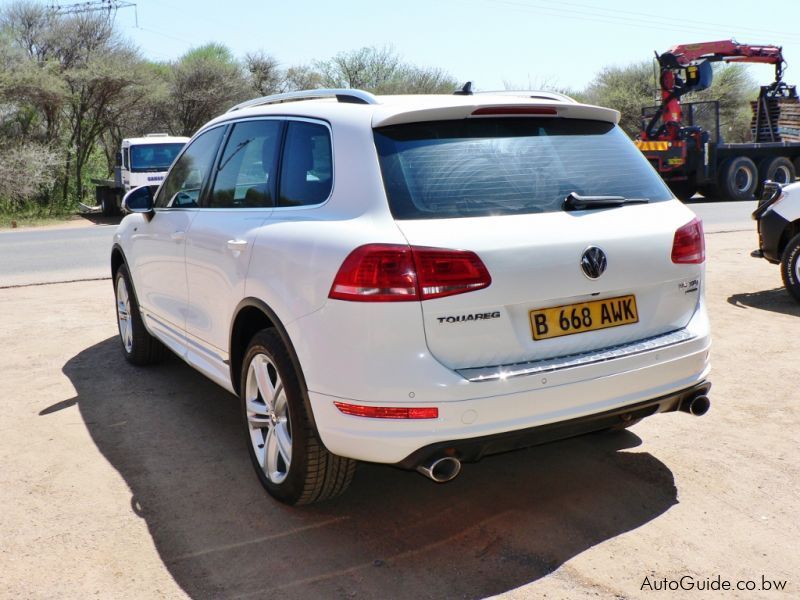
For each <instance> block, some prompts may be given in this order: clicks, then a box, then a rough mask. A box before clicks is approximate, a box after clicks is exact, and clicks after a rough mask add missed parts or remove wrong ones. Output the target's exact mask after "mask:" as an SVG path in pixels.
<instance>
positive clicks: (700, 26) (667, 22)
mask: <svg viewBox="0 0 800 600" xmlns="http://www.w3.org/2000/svg"><path fill="white" fill-rule="evenodd" d="M481 3H491V4H496V5H501V6H506V7H508V8H511V9H516V10H519V11H523V12H531V13H534V12H535V13H536V14H544V15H547V16H556V17H562V18H568V19H578V20H582V21H591V22H595V23H604V24H611V25H637V26H641V25H645V26H648V27H651V28H652V27H656V26H657V28H658V29H659V30H666V31H677V32H683V33H708V32H712V31H713V32H715V33H719V32H720V31H721V30H725V29H728V30H730V29H735V30H736V31H737V32H742V33H745V34H747V35H759V36H761V35H763V36H765V37H769V39H771V40H774V39H776V38H778V39H780V40H786V41H789V42H797V41H798V40H800V36H798V35H797V34H792V33H790V32H780V31H775V30H762V29H755V28H752V27H733V26H731V25H719V24H713V23H707V22H704V21H695V22H694V23H695V24H691V23H686V22H685V21H681V20H677V19H665V18H664V17H663V16H660V15H654V14H649V13H641V12H633V11H622V10H613V11H611V10H610V9H605V8H602V7H596V6H590V5H586V4H577V3H572V2H561V3H560V4H559V5H556V6H553V5H552V4H539V3H536V2H521V1H514V0H483V2H481ZM567 7H572V8H567ZM626 15H627V16H626Z"/></svg>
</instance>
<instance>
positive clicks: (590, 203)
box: [563, 192, 649, 210]
mask: <svg viewBox="0 0 800 600" xmlns="http://www.w3.org/2000/svg"><path fill="white" fill-rule="evenodd" d="M647 202H649V200H648V199H647V198H625V197H624V196H581V195H579V194H576V193H575V192H570V194H569V196H567V197H566V198H565V199H564V207H563V208H564V210H585V209H592V208H611V207H614V206H622V205H623V204H647Z"/></svg>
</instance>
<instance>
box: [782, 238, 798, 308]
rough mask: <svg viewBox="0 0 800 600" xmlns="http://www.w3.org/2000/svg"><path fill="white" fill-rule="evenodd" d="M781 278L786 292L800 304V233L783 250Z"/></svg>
mask: <svg viewBox="0 0 800 600" xmlns="http://www.w3.org/2000/svg"><path fill="white" fill-rule="evenodd" d="M781 277H782V278H783V285H785V286H786V291H788V292H789V293H790V294H791V295H792V297H793V298H794V299H795V300H796V301H797V302H798V303H800V233H798V234H797V235H796V236H794V237H793V238H792V239H790V240H789V243H788V244H786V248H784V249H783V254H782V255H781Z"/></svg>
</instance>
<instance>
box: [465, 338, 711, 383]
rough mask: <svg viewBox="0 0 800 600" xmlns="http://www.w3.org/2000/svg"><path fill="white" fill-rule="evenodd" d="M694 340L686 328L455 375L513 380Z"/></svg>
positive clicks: (474, 368) (471, 379) (474, 378)
mask: <svg viewBox="0 0 800 600" xmlns="http://www.w3.org/2000/svg"><path fill="white" fill-rule="evenodd" d="M694 338H695V336H694V335H692V334H691V333H689V332H688V331H687V330H686V329H679V330H677V331H672V332H670V333H666V334H662V335H657V336H654V337H650V338H645V339H643V340H639V341H636V342H631V343H628V344H621V345H619V346H611V347H609V348H602V349H600V350H592V351H590V352H581V353H580V354H570V355H567V356H559V357H556V358H546V359H542V360H532V361H528V362H522V363H513V364H510V365H497V366H493V367H472V368H468V369H456V373H458V374H459V375H461V376H462V377H464V378H465V379H467V380H468V381H473V382H478V381H497V380H502V379H510V378H512V377H524V376H526V375H537V374H539V373H547V372H550V371H558V370H561V369H570V368H572V367H583V366H586V365H593V364H596V363H600V362H605V361H608V360H614V359H617V358H627V357H628V356H634V355H636V354H642V353H643V352H650V351H651V350H659V349H661V348H666V347H667V346H674V345H675V344H680V343H682V342H688V341H689V340H692V339H694Z"/></svg>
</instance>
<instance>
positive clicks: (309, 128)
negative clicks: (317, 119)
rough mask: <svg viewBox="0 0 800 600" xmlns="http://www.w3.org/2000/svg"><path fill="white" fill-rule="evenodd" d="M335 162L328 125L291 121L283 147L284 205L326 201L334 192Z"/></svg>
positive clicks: (281, 194)
mask: <svg viewBox="0 0 800 600" xmlns="http://www.w3.org/2000/svg"><path fill="white" fill-rule="evenodd" d="M332 182H333V162H332V160H331V138H330V134H329V132H328V128H327V127H325V126H324V125H319V124H317V123H307V122H305V121H290V122H289V124H288V129H287V131H286V143H285V145H284V148H283V163H282V166H281V180H280V186H281V190H280V202H279V204H280V206H303V205H308V204H319V203H320V202H324V201H325V200H326V199H327V198H328V196H329V195H330V193H331V184H332Z"/></svg>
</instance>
